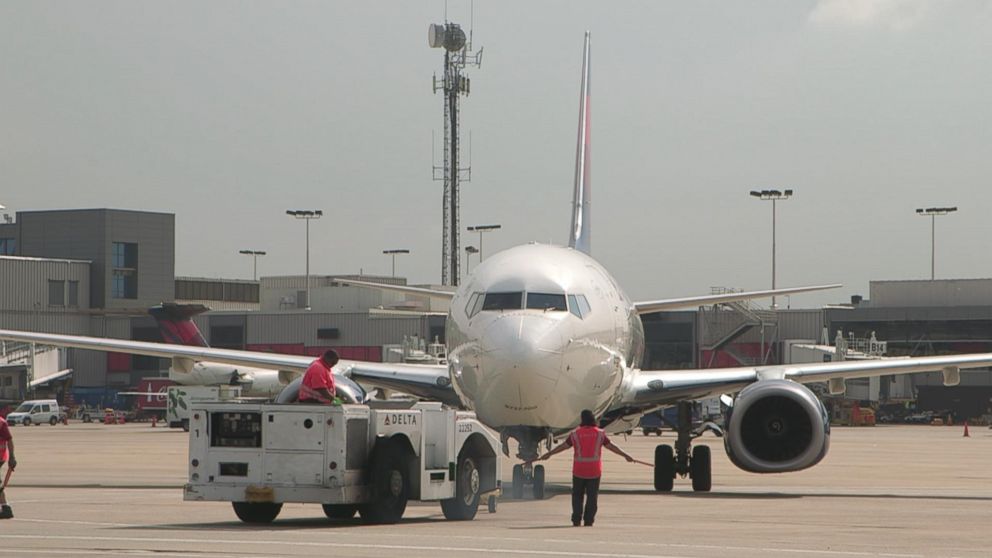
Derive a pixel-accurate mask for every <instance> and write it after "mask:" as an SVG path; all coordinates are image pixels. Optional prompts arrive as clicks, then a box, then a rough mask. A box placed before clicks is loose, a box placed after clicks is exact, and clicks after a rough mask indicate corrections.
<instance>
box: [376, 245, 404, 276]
mask: <svg viewBox="0 0 992 558" xmlns="http://www.w3.org/2000/svg"><path fill="white" fill-rule="evenodd" d="M382 253H383V254H387V255H389V256H392V257H393V277H396V254H409V253H410V251H409V250H407V249H405V248H402V249H396V250H383V251H382Z"/></svg>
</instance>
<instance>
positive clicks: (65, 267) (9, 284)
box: [0, 257, 90, 314]
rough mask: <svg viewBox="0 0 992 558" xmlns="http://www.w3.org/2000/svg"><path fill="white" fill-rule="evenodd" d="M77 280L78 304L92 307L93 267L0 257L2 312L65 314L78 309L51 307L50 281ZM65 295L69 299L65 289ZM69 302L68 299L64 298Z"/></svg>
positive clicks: (81, 264) (87, 264) (86, 264)
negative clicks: (91, 269)
mask: <svg viewBox="0 0 992 558" xmlns="http://www.w3.org/2000/svg"><path fill="white" fill-rule="evenodd" d="M49 279H52V280H57V281H78V282H79V305H78V306H77V307H76V308H89V302H90V297H89V283H90V264H89V263H88V262H79V261H68V260H41V259H31V258H16V257H0V312H11V311H24V312H32V313H47V312H55V313H59V314H64V313H66V312H73V311H75V308H68V307H65V308H63V307H50V306H49V305H48V280H49ZM65 296H66V297H68V289H67V288H66V291H65ZM65 301H66V302H68V298H66V299H65Z"/></svg>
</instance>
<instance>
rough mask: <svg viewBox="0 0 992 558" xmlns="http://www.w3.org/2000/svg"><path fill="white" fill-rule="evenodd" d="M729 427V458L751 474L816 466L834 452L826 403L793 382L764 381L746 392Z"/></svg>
mask: <svg viewBox="0 0 992 558" xmlns="http://www.w3.org/2000/svg"><path fill="white" fill-rule="evenodd" d="M724 425H725V426H726V434H725V436H724V438H723V442H724V447H725V448H726V450H727V455H728V456H729V457H730V460H731V461H732V462H733V463H734V465H737V466H738V467H740V468H741V469H743V470H745V471H748V472H751V473H786V472H789V471H799V470H801V469H805V468H807V467H812V466H813V465H816V464H817V463H819V462H820V460H821V459H823V457H824V456H825V455H827V449H828V448H829V447H830V421H829V419H828V418H827V410H826V408H824V406H823V403H821V402H820V400H819V399H818V398H817V397H816V395H814V394H813V392H811V391H810V390H809V389H807V388H806V386H804V385H802V384H799V383H796V382H793V381H789V380H763V381H759V382H756V383H753V384H751V385H749V386H748V387H746V388H744V389H743V390H741V392H740V394H739V395H738V396H737V399H736V400H735V401H734V404H733V406H732V407H730V408H729V409H728V411H727V415H726V420H725V422H724Z"/></svg>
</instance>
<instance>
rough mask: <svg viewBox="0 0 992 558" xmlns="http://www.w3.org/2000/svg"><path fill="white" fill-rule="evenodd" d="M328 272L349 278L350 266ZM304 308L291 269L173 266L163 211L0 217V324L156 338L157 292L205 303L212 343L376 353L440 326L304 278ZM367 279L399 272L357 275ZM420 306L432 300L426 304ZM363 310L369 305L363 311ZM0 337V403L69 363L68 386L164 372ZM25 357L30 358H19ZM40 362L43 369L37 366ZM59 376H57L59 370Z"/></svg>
mask: <svg viewBox="0 0 992 558" xmlns="http://www.w3.org/2000/svg"><path fill="white" fill-rule="evenodd" d="M337 277H347V278H359V276H357V275H348V274H345V275H341V276H337ZM310 279H311V289H310V290H311V296H312V298H313V300H312V304H311V308H312V310H311V311H306V310H305V309H304V306H305V305H301V304H298V301H300V302H305V299H304V298H303V297H302V296H300V293H301V292H306V289H305V287H306V283H305V279H304V277H302V276H289V277H272V278H268V277H266V278H262V280H261V281H245V280H233V279H218V278H198V277H176V276H175V216H174V215H172V214H167V213H153V212H145V211H127V210H116V209H83V210H60V211H22V212H18V213H17V215H16V219H11V220H10V222H7V223H2V224H0V328H3V329H19V330H28V331H41V332H47V333H61V334H68V335H88V336H94V337H112V338H118V339H133V340H140V341H156V342H158V341H161V336H160V335H159V333H158V328H157V326H156V324H155V322H154V320H153V319H152V318H151V317H149V316H148V314H147V309H148V308H149V307H151V306H153V305H155V304H158V303H160V302H180V303H191V304H193V303H199V304H203V305H205V306H207V307H209V308H212V309H214V311H213V312H209V313H207V314H205V315H201V316H198V317H197V318H196V322H197V324H198V326H199V327H200V329H201V331H202V333H203V335H204V337H205V338H206V339H207V341H208V342H209V343H211V344H212V345H215V346H218V347H226V348H238V349H249V350H263V351H278V352H285V353H292V354H317V353H319V352H322V351H323V350H325V349H327V348H329V347H333V348H336V349H337V350H338V351H339V352H340V353H341V354H342V356H343V357H345V358H354V359H363V360H383V359H384V358H386V357H387V356H388V355H384V354H383V353H384V347H385V348H387V349H388V348H389V347H391V346H395V345H402V344H403V342H404V340H405V339H409V338H413V337H416V338H419V339H424V340H432V339H433V338H434V337H438V336H440V339H441V340H443V335H444V317H443V312H444V311H445V310H446V308H444V307H437V306H436V305H437V303H436V302H433V303H432V302H430V301H426V300H416V299H415V298H410V299H408V297H405V296H403V295H395V294H392V293H384V292H378V291H370V290H368V289H362V288H358V287H351V286H345V285H342V284H339V283H335V282H334V281H332V280H331V278H330V277H319V276H311V278H310ZM361 279H364V280H367V281H379V282H397V283H401V284H405V280H403V279H395V278H386V277H375V276H361ZM432 304H433V305H434V307H432ZM370 310H371V311H370ZM48 350H50V348H37V347H36V348H34V352H32V351H31V350H29V348H28V347H24V346H19V345H18V344H14V343H9V342H2V343H0V406H2V405H3V404H4V401H6V402H8V403H9V402H11V401H16V400H18V399H23V398H24V397H25V396H26V395H27V393H28V391H30V388H32V387H35V386H32V384H33V383H34V382H36V381H37V380H40V379H42V378H49V377H53V376H55V375H57V374H56V373H58V372H68V371H70V370H71V384H72V388H73V390H74V391H75V392H77V393H83V392H94V393H105V392H113V391H115V390H121V389H126V388H129V387H132V386H136V385H137V384H138V382H139V381H140V380H141V379H142V378H146V377H157V376H164V375H166V373H167V369H168V362H167V361H165V360H163V359H158V358H150V357H139V356H131V355H125V354H116V353H104V352H99V351H84V350H76V349H68V350H64V351H61V352H62V353H63V354H62V356H61V357H60V358H58V359H56V362H58V364H48V365H46V366H45V367H42V366H40V365H39V364H40V363H42V362H44V363H50V362H51V361H52V359H47V360H45V359H43V358H42V357H41V354H43V353H47V352H48ZM32 360H34V361H35V368H34V369H32V367H31V366H30V365H29V363H30V362H31V361H32ZM43 368H44V369H43ZM68 376H69V374H61V375H58V379H60V380H62V379H64V378H66V379H67V377H68Z"/></svg>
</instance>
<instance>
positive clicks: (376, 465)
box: [358, 438, 411, 524]
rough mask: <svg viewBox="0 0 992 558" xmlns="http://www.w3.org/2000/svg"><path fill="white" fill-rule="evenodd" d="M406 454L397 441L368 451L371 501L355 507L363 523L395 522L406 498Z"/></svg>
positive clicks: (408, 458) (404, 505) (408, 488)
mask: <svg viewBox="0 0 992 558" xmlns="http://www.w3.org/2000/svg"><path fill="white" fill-rule="evenodd" d="M410 458H411V456H410V454H409V452H408V451H407V448H406V447H405V446H404V444H403V442H401V441H400V440H399V439H395V438H394V439H389V440H382V441H380V442H379V443H377V444H376V446H375V447H374V448H373V449H372V477H371V483H370V484H371V485H372V500H371V501H369V502H368V503H367V504H363V505H361V506H359V508H358V513H359V514H360V515H361V516H362V520H363V521H365V522H366V523H376V524H389V523H396V522H397V521H399V520H400V519H402V517H403V512H404V511H406V503H407V500H408V499H409V496H410Z"/></svg>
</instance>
